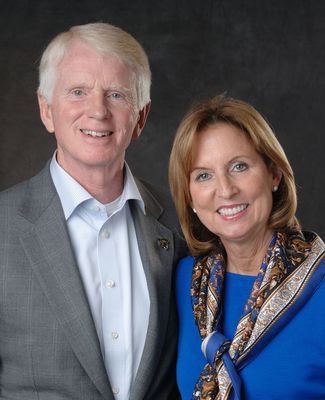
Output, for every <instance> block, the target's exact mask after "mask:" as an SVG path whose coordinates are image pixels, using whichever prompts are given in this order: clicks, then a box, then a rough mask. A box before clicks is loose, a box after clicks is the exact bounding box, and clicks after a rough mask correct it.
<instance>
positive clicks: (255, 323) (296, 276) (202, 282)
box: [191, 232, 325, 400]
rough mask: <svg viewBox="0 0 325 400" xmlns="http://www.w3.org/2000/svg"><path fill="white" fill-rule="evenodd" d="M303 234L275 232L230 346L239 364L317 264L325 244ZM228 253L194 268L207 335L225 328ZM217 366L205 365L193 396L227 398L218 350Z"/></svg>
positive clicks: (194, 293)
mask: <svg viewBox="0 0 325 400" xmlns="http://www.w3.org/2000/svg"><path fill="white" fill-rule="evenodd" d="M304 234H305V236H304ZM304 234H303V233H302V232H294V233H290V234H288V233H283V232H276V233H274V234H273V237H272V240H271V242H270V245H269V248H268V250H267V252H266V254H265V257H264V259H263V262H262V264H261V267H260V270H259V273H258V275H257V277H256V280H255V282H254V284H253V287H252V290H251V293H250V296H249V298H248V299H247V302H246V305H245V307H244V310H243V314H242V317H241V319H240V321H239V323H238V326H237V329H236V332H235V335H234V338H233V340H232V342H231V345H230V348H229V355H230V357H231V359H232V362H233V363H234V365H235V366H236V365H237V364H238V362H240V361H242V360H243V359H244V358H245V357H246V355H247V354H248V353H249V351H251V350H252V348H253V347H254V345H255V344H256V343H257V342H258V341H259V339H260V338H261V337H262V336H263V334H264V333H265V332H266V331H267V330H268V328H269V327H270V326H271V325H272V323H273V322H274V321H276V320H277V318H279V316H280V315H281V313H283V312H285V311H286V309H287V308H288V306H289V305H290V304H291V303H292V302H294V300H295V298H296V297H297V296H299V293H300V292H301V290H302V289H303V285H304V283H305V281H306V280H307V279H308V277H309V276H310V274H312V272H313V269H314V268H316V267H317V260H318V259H319V257H320V255H322V254H323V253H324V251H325V245H324V243H323V242H322V240H321V239H320V238H319V237H318V236H317V235H316V234H314V233H309V232H305V233H304ZM225 257H226V255H225V252H224V250H223V248H222V246H221V245H220V247H219V249H218V251H216V252H214V253H211V254H209V255H207V256H204V257H201V258H199V259H197V260H196V263H195V265H194V267H193V273H192V286H191V300H192V308H193V312H194V316H195V321H196V324H197V327H198V329H199V333H200V336H201V338H202V339H204V338H206V337H207V336H208V335H209V334H210V333H212V332H214V331H220V329H221V318H222V315H221V310H222V290H223V283H224V275H225V269H226V263H225ZM213 364H214V365H211V364H209V363H208V364H206V366H205V368H204V370H203V371H202V372H201V375H200V377H199V380H198V382H197V383H196V386H195V388H194V391H193V397H192V399H193V400H201V399H202V400H203V399H206V400H226V399H228V397H229V394H230V391H231V387H232V385H231V380H230V377H229V375H228V373H227V370H226V368H225V366H224V365H223V361H222V359H221V354H219V353H217V354H216V357H215V359H214V363H213Z"/></svg>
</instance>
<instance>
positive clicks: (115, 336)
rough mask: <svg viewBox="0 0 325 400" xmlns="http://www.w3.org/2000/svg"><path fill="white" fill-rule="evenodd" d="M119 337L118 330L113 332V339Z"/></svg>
mask: <svg viewBox="0 0 325 400" xmlns="http://www.w3.org/2000/svg"><path fill="white" fill-rule="evenodd" d="M117 338H118V333H117V332H112V339H114V340H116V339H117Z"/></svg>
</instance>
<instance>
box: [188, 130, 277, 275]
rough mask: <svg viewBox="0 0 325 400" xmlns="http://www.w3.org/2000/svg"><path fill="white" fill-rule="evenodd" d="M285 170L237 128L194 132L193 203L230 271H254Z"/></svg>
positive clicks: (269, 234) (267, 237)
mask: <svg viewBox="0 0 325 400" xmlns="http://www.w3.org/2000/svg"><path fill="white" fill-rule="evenodd" d="M280 179H281V174H280V173H279V172H278V171H277V170H276V169H275V170H274V171H271V170H270V169H268V167H267V166H266V164H265V162H264V161H263V159H262V157H261V156H260V154H258V153H257V152H256V150H255V149H254V147H253V145H252V144H251V142H250V141H249V139H248V138H247V137H246V135H245V134H244V132H242V131H241V130H240V129H238V128H237V127H235V126H233V125H230V124H226V123H217V124H215V125H212V126H209V127H208V128H206V129H205V130H204V131H202V132H199V133H197V134H196V138H195V142H194V146H193V152H192V168H191V173H190V194H191V199H192V207H194V208H195V209H196V211H197V215H198V218H199V219H200V220H201V222H202V224H204V225H205V226H206V227H207V228H208V229H209V230H210V231H211V232H213V233H214V234H216V235H217V236H219V237H220V239H221V241H222V243H223V245H224V247H225V249H226V252H227V270H228V271H230V272H236V273H243V274H246V275H255V274H256V273H257V272H258V269H259V266H260V264H261V262H262V258H263V256H264V254H265V251H266V249H267V247H268V244H269V242H270V240H271V237H272V230H271V229H270V228H269V227H268V219H269V216H270V213H271V210H272V188H273V186H274V185H278V184H279V181H280Z"/></svg>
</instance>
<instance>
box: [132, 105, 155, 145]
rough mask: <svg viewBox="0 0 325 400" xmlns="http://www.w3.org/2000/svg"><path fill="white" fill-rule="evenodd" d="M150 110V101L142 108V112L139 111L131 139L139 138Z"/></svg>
mask: <svg viewBox="0 0 325 400" xmlns="http://www.w3.org/2000/svg"><path fill="white" fill-rule="evenodd" d="M150 108H151V101H150V102H149V103H148V104H146V105H145V106H144V107H143V108H142V110H140V111H139V116H138V121H137V124H136V126H135V127H134V131H133V134H132V139H137V138H138V137H139V136H140V133H141V132H142V129H143V128H144V126H145V124H146V121H147V117H148V114H149V111H150Z"/></svg>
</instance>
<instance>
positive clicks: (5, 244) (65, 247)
mask: <svg viewBox="0 0 325 400" xmlns="http://www.w3.org/2000/svg"><path fill="white" fill-rule="evenodd" d="M137 184H138V187H139V190H140V192H141V195H142V196H143V199H144V202H145V205H146V215H143V213H142V212H141V211H140V210H139V209H138V206H137V205H136V204H135V203H132V202H131V210H132V214H133V217H134V223H135V228H136V232H137V238H138V243H139V248H140V254H141V257H142V262H143V267H144V270H145V274H146V278H147V283H148V288H149V295H150V302H151V303H150V317H149V327H148V332H147V337H146V341H145V348H144V352H143V356H142V359H141V363H140V366H139V370H138V373H137V376H136V379H135V382H134V385H133V387H132V391H131V397H130V399H131V400H143V399H148V400H149V399H152V400H165V399H170V400H175V399H178V398H179V395H178V391H177V388H176V385H175V365H174V364H175V354H176V340H177V327H176V312H175V302H174V299H173V288H172V275H173V271H174V267H175V264H176V262H177V260H178V259H179V258H180V257H182V256H183V255H184V252H185V246H184V242H183V240H182V239H181V238H180V237H179V236H178V234H177V228H176V227H177V218H176V215H175V213H174V211H173V208H172V205H171V204H170V201H169V200H168V197H166V198H165V199H164V198H163V197H160V201H159V202H158V200H157V198H156V195H154V194H153V192H152V190H150V191H149V190H148V187H147V186H145V185H144V184H143V183H142V182H140V181H137ZM166 208H167V209H168V211H165V210H166ZM0 227H1V230H0V399H10V400H14V399H15V400H32V399H33V400H36V399H37V400H61V399H62V400H68V399H69V400H71V399H75V400H103V399H106V400H113V399H114V397H113V393H112V389H111V386H110V383H109V380H108V377H107V374H106V370H105V367H104V362H103V359H102V355H101V351H100V346H99V341H98V338H97V335H96V330H95V326H94V322H93V320H92V316H91V313H90V309H89V305H88V302H87V298H86V295H85V291H84V288H83V285H82V282H81V278H80V275H79V270H78V266H77V265H76V260H75V257H74V254H73V251H72V247H71V244H70V239H69V235H68V232H67V227H66V222H65V218H64V215H63V210H62V207H61V203H60V200H59V197H58V195H57V193H56V190H55V187H54V185H53V182H52V179H51V176H50V173H49V165H47V166H46V168H45V169H44V170H42V171H41V172H40V173H39V174H38V175H37V176H35V177H34V178H32V179H30V180H28V181H26V182H23V183H21V184H19V185H16V186H14V187H13V188H11V189H9V190H6V191H4V192H2V193H1V194H0ZM162 239H163V240H162Z"/></svg>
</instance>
